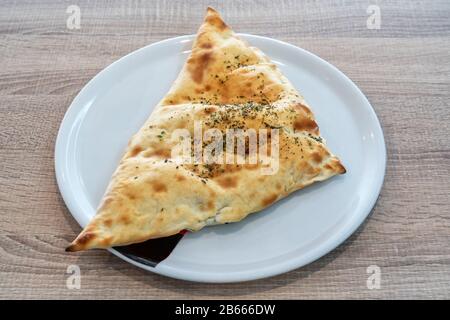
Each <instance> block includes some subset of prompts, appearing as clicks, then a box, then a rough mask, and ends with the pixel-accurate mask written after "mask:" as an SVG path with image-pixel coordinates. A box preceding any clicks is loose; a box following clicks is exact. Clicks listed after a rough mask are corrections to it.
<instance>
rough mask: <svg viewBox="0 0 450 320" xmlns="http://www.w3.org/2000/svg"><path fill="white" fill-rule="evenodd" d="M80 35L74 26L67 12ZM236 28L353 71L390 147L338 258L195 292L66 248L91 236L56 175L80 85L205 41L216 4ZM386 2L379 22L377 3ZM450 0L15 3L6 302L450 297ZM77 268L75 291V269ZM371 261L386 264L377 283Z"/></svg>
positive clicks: (0, 161)
mask: <svg viewBox="0 0 450 320" xmlns="http://www.w3.org/2000/svg"><path fill="white" fill-rule="evenodd" d="M72 4H76V5H77V6H78V7H79V8H80V12H81V20H80V29H68V28H67V25H66V21H67V19H68V17H69V16H70V13H67V12H66V9H67V7H68V6H69V5H72ZM208 4H210V5H212V6H214V7H215V8H216V9H218V10H219V11H220V12H221V13H222V14H223V16H224V18H225V19H226V21H227V22H228V23H229V24H230V25H231V26H232V27H233V28H234V29H235V30H236V31H238V32H245V33H252V34H258V35H264V36H269V37H273V38H276V39H280V40H284V41H287V42H290V43H292V44H294V45H297V46H300V47H302V48H305V49H307V50H309V51H311V52H313V53H315V54H317V55H319V56H320V57H322V58H324V59H326V60H327V61H329V62H331V63H332V64H334V65H335V66H337V67H338V68H339V69H341V70H342V71H343V72H344V73H346V74H347V75H348V76H349V77H350V78H351V79H352V80H353V81H354V82H355V83H356V84H357V85H358V86H359V87H360V88H361V89H362V91H363V92H364V93H365V94H366V95H367V97H368V99H369V100H370V101H371V103H372V105H373V107H374V108H375V111H376V113H377V114H378V117H379V119H380V121H381V124H382V127H383V130H384V134H385V139H386V144H387V152H388V162H387V171H386V178H385V183H384V187H383V190H382V192H381V195H380V198H379V200H378V202H377V205H376V206H375V208H374V209H373V211H372V215H371V217H370V218H369V219H368V220H367V221H366V223H365V224H364V225H363V226H361V227H360V228H359V230H358V231H357V232H356V233H355V234H354V235H353V236H352V237H351V238H350V239H348V240H347V241H346V242H345V243H344V244H343V245H341V246H339V247H338V248H337V249H336V250H334V251H333V252H332V253H330V254H328V255H326V256H325V257H323V258H321V259H319V260H318V261H316V262H314V263H312V264H310V265H308V266H306V267H303V268H301V269H298V270H295V271H292V272H289V273H286V274H283V275H279V276H276V277H272V278H269V279H264V280H258V281H253V282H247V283H237V284H224V285H216V284H214V285H213V284H197V283H190V282H185V281H179V280H174V279H170V278H166V277H162V276H159V275H155V274H152V273H149V272H145V271H143V270H140V269H138V268H136V267H134V266H132V265H130V264H128V263H125V262H123V261H122V260H120V259H118V258H116V257H115V256H113V255H111V254H109V253H108V252H106V251H102V250H94V251H89V252H85V253H81V254H67V253H65V252H64V250H63V249H64V247H65V246H66V244H67V243H68V241H70V240H72V239H73V237H74V236H75V235H76V234H77V233H78V232H79V231H80V227H79V226H78V224H77V223H76V222H75V220H74V219H73V218H72V216H71V215H70V213H69V212H68V210H67V208H66V206H65V204H64V202H63V200H62V198H61V195H60V193H59V191H58V187H57V185H56V181H55V174H54V158H53V152H54V145H55V139H56V134H57V130H58V128H59V125H60V123H61V120H62V118H63V116H64V113H65V112H66V110H67V108H68V106H69V105H70V103H71V101H72V100H73V98H74V97H75V96H76V95H77V93H78V92H79V91H80V89H81V88H82V87H83V86H84V85H85V84H86V83H87V82H88V81H89V80H90V79H91V78H92V77H93V76H94V75H95V74H97V73H98V72H99V71H100V70H102V69H103V68H105V67H106V66H108V65H109V64H110V63H112V62H113V61H115V60H117V59H118V58H120V57H122V56H123V55H125V54H127V53H129V52H131V51H133V50H135V49H138V48H141V47H143V46H145V45H147V44H149V43H152V42H156V41H158V40H162V39H166V38H170V37H174V36H178V35H183V34H192V33H195V31H196V29H197V27H198V25H199V23H200V22H201V19H202V16H203V14H204V11H205V8H206V6H207V5H208ZM371 4H376V5H378V7H379V8H380V17H381V20H380V28H379V29H369V28H368V27H367V19H368V18H369V16H370V15H371V13H367V9H368V6H369V5H371ZM449 17H450V2H449V1H448V0H441V1H398V0H395V1H376V0H370V1H354V0H350V1H333V0H328V1H318V2H316V1H305V2H303V1H295V0H285V1H263V0H261V1H258V0H249V1H226V2H225V1H224V2H223V3H222V2H219V1H184V0H183V1H182V0H177V1H165V0H161V1H120V0H117V1H84V0H77V1H74V2H72V1H56V0H44V1H31V0H27V1H11V0H2V3H1V5H0V65H1V68H0V298H64V299H73V298H74V299H81V298H101V299H103V298H145V299H153V298H161V299H173V298H188V299H190V298H229V299H234V298H249V299H253V298H281V299H284V298H294V299H295V298H314V299H316V298H332V299H335V298H369V299H379V298H394V299H403V298H450V203H449V202H450V201H449V197H450V105H449V101H450V20H449ZM69 265H78V266H80V269H81V288H80V289H79V290H76V289H72V290H70V289H68V288H67V286H66V280H67V278H68V276H69V275H68V274H67V273H66V272H67V268H68V266H69ZM370 265H376V266H379V267H380V271H381V283H380V288H379V289H372V290H369V289H368V287H367V279H368V277H369V276H370V274H368V273H367V268H368V266H370Z"/></svg>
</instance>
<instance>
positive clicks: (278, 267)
mask: <svg viewBox="0 0 450 320" xmlns="http://www.w3.org/2000/svg"><path fill="white" fill-rule="evenodd" d="M238 35H239V36H240V37H242V38H243V39H244V40H246V41H249V42H251V39H252V38H253V39H259V40H262V41H269V42H272V43H274V44H276V45H278V46H283V47H288V48H290V49H291V50H295V51H298V52H300V53H301V54H303V55H307V56H309V58H312V59H314V60H316V61H318V62H319V63H321V64H324V65H325V66H326V67H328V68H331V69H332V70H333V71H334V73H335V74H336V75H337V76H339V78H340V79H341V80H343V81H345V82H346V84H347V85H350V87H352V89H353V90H355V92H357V93H358V95H359V96H360V98H362V101H363V102H364V104H365V107H366V109H367V111H368V112H369V113H370V117H371V119H372V120H373V121H374V125H375V128H376V129H377V131H378V132H377V133H378V136H379V138H380V139H379V141H378V142H379V143H380V146H381V147H382V148H381V154H379V157H380V159H379V160H381V171H382V175H380V176H379V177H378V179H377V181H375V188H374V190H375V191H374V192H373V193H372V194H370V199H369V200H368V201H367V202H366V203H365V205H364V206H363V207H364V208H363V209H361V211H362V213H361V214H359V215H357V216H356V217H355V218H354V221H353V222H352V223H351V224H350V226H347V227H346V228H345V227H343V228H342V229H341V230H340V232H339V233H338V234H337V235H336V238H337V239H333V238H330V239H328V240H327V241H325V242H324V243H322V244H321V245H320V246H319V247H318V248H316V250H313V251H312V252H308V253H307V254H306V255H303V256H301V257H300V258H293V259H289V260H285V261H284V263H277V264H275V265H274V264H271V265H269V266H264V267H262V268H258V269H257V271H253V272H252V271H249V270H245V271H239V272H232V273H230V274H225V273H207V274H199V273H197V272H192V271H189V270H183V269H176V268H173V267H170V266H161V265H158V266H157V267H149V266H146V265H144V264H141V263H139V262H136V261H134V260H132V259H129V258H128V257H126V256H124V255H123V254H121V253H120V252H118V251H117V250H115V249H113V248H108V249H107V250H108V251H109V252H111V253H113V254H114V255H116V256H117V257H119V258H120V259H122V260H124V261H126V262H128V263H131V264H133V265H135V266H137V267H139V268H141V269H144V270H147V271H150V272H153V273H156V274H160V275H164V276H168V277H171V278H175V279H180V280H187V281H193V282H203V283H233V282H244V281H252V280H257V279H262V278H267V277H272V276H276V275H279V274H283V273H286V272H289V271H292V270H295V269H298V268H301V267H304V266H305V265H308V264H310V263H312V262H314V261H316V260H318V259H320V258H322V257H323V256H325V255H326V254H328V253H330V252H331V251H333V250H334V249H336V248H337V247H338V246H340V245H342V244H343V243H344V242H345V241H346V240H347V239H348V238H349V237H350V236H351V235H352V234H353V233H355V232H356V230H357V229H358V228H359V227H361V225H362V224H363V222H364V221H365V220H366V219H367V218H368V217H369V215H370V214H371V212H372V209H373V208H374V207H375V205H376V202H377V200H378V198H379V196H380V193H381V189H382V187H383V183H384V179H385V175H386V164H387V152H386V143H385V139H384V133H383V128H382V126H381V123H380V121H379V119H378V117H377V115H376V112H375V110H374V108H373V107H372V105H371V103H370V102H369V100H368V99H367V97H366V96H365V95H364V93H363V92H362V91H361V89H359V87H358V86H357V85H356V84H355V83H354V82H353V81H352V80H351V79H350V78H349V77H348V76H347V75H345V74H344V73H343V72H342V71H341V70H339V69H338V68H337V67H335V66H334V65H333V64H331V63H329V62H328V61H326V60H324V59H322V58H321V57H319V56H317V55H316V54H314V53H311V52H309V51H308V50H305V49H303V48H300V47H297V46H295V45H293V44H290V43H287V42H284V41H281V40H277V39H273V38H270V37H265V36H260V35H252V34H247V33H238ZM195 36H196V35H195V34H190V35H182V36H177V37H172V38H168V39H164V40H161V41H157V42H154V43H151V44H149V45H147V46H144V47H142V48H139V49H136V50H134V51H132V52H130V53H128V54H126V55H124V56H123V57H121V58H119V59H118V60H116V61H114V62H112V63H111V64H109V65H108V66H106V67H105V68H103V69H102V70H101V71H100V72H98V73H97V74H96V75H95V76H94V77H93V78H92V79H90V80H89V81H88V82H87V83H86V84H85V85H84V86H83V88H82V89H81V90H80V91H79V92H78V93H77V95H76V96H75V97H74V99H73V100H72V102H71V103H70V105H69V107H68V108H67V110H66V112H65V114H64V117H63V119H62V121H61V124H60V127H59V129H58V133H57V137H56V141H55V151H54V165H55V174H56V181H57V185H58V188H59V190H60V194H61V196H62V198H63V200H64V203H65V205H66V206H67V209H68V211H69V213H70V214H71V216H72V217H73V218H74V219H75V220H76V221H77V223H78V224H79V225H80V226H81V227H83V223H82V222H81V221H80V220H81V219H80V218H79V217H78V216H77V215H75V214H73V213H72V211H74V210H75V211H76V209H75V204H74V202H76V200H75V199H72V198H71V197H70V196H69V193H70V190H71V189H70V187H69V186H67V185H66V184H65V183H64V181H63V180H64V178H63V176H64V170H63V168H62V167H63V166H62V164H63V163H64V162H63V160H62V159H63V158H64V152H63V149H64V146H65V144H64V142H66V143H67V138H68V137H69V136H70V132H68V130H67V129H70V126H69V125H68V123H69V119H70V118H71V117H73V116H76V115H77V114H78V113H79V112H80V110H75V109H76V107H77V101H78V99H81V98H80V97H81V96H83V95H84V94H85V93H86V91H87V90H88V89H87V88H88V87H90V86H91V85H92V84H93V83H95V82H96V81H98V80H99V78H101V77H103V75H104V74H107V73H108V72H109V70H110V69H111V68H113V67H114V66H115V65H117V64H120V63H121V62H122V61H123V60H125V59H127V58H129V57H131V56H133V55H136V54H138V53H139V52H141V51H144V50H149V48H151V47H156V46H160V45H165V44H168V43H171V42H175V43H176V42H181V41H191V40H193V39H194V38H195ZM70 124H72V122H70ZM69 131H70V130H69ZM366 211H367V212H366Z"/></svg>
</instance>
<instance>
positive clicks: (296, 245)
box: [55, 34, 386, 282]
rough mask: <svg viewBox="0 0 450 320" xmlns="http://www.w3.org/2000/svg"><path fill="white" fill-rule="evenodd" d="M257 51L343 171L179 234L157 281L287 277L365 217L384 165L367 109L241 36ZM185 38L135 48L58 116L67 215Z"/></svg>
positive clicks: (276, 45) (261, 40)
mask: <svg viewBox="0 0 450 320" xmlns="http://www.w3.org/2000/svg"><path fill="white" fill-rule="evenodd" d="M241 36H242V37H243V38H244V39H245V40H247V41H248V42H249V43H250V44H251V45H254V46H256V47H259V48H260V49H261V50H263V51H264V52H265V53H266V54H267V55H268V56H269V57H271V59H272V60H273V62H275V63H276V64H277V65H278V66H279V67H280V69H281V71H282V72H283V73H284V74H285V75H286V76H287V78H288V79H290V81H291V82H292V83H293V84H294V86H295V87H296V88H298V90H299V91H300V92H301V93H302V94H303V96H304V97H305V99H306V101H308V103H309V104H310V105H311V107H312V110H313V112H314V114H315V116H316V118H317V122H318V124H319V126H320V129H321V133H322V136H323V137H324V138H325V139H326V140H327V143H328V146H329V147H330V148H331V150H332V151H333V152H334V153H335V154H336V155H338V156H339V157H340V158H341V159H342V162H343V163H344V165H345V167H346V168H347V173H346V174H345V175H342V176H338V177H334V178H332V179H330V180H328V181H326V182H323V183H317V184H315V185H313V186H311V187H308V188H306V189H304V190H300V191H298V192H296V193H294V194H292V195H290V196H289V197H287V198H286V199H284V200H282V201H280V202H278V203H276V204H275V205H273V206H271V207H270V208H268V209H266V210H264V211H262V212H260V213H257V214H253V215H250V216H249V217H248V218H246V219H244V220H243V221H241V222H239V223H234V224H229V225H222V226H214V227H208V228H205V229H203V230H202V231H200V232H196V233H189V234H187V235H186V236H184V238H183V239H182V240H181V242H180V243H179V244H178V246H177V247H176V248H175V250H174V251H173V252H172V254H171V255H170V256H169V258H167V259H166V260H164V261H163V262H161V263H160V264H158V265H157V266H156V267H154V268H153V267H150V266H146V265H144V264H140V263H138V262H136V261H133V260H131V259H128V258H127V257H125V256H123V255H121V254H120V253H118V252H117V251H115V250H113V249H111V250H110V251H111V252H112V253H114V254H116V255H117V256H119V257H120V258H122V259H124V260H126V261H128V262H130V263H132V264H135V265H137V266H139V267H141V268H143V269H146V270H149V271H152V272H156V273H159V274H163V275H166V276H170V277H174V278H180V279H186V280H192V281H202V282H234V281H244V280H252V279H258V278H263V277H268V276H273V275H276V274H280V273H283V272H287V271H290V270H293V269H296V268H298V267H301V266H304V265H305V264H308V263H310V262H312V261H314V260H316V259H318V258H320V257H322V256H323V255H325V254H326V253H328V252H329V251H331V250H332V249H334V248H335V247H336V246H338V245H339V244H340V243H342V242H343V241H344V240H345V239H346V238H347V237H349V236H350V235H351V234H352V233H353V232H354V231H355V230H356V229H357V228H358V226H359V225H360V224H361V223H362V222H363V221H364V219H365V218H366V217H367V216H368V214H369V213H370V211H371V209H372V207H373V205H374V204H375V201H376V200H377V197H378V194H379V192H380V189H381V186H382V183H383V179H384V172H385V166H386V151H385V145H384V138H383V132H382V130H381V127H380V124H379V122H378V119H377V116H376V115H375V113H374V111H373V109H372V107H371V105H370V103H369V102H368V101H367V99H366V97H365V96H364V95H363V94H362V93H361V91H360V90H359V89H358V88H357V86H356V85H355V84H354V83H353V82H352V81H351V80H350V79H349V78H347V77H346V76H345V75H344V74H343V73H342V72H340V71H339V70H338V69H336V68H335V67H334V66H332V65H331V64H329V63H328V62H326V61H324V60H322V59H320V58H319V57H317V56H315V55H313V54H312V53H310V52H308V51H305V50H302V49H300V48H297V47H295V46H293V45H290V44H287V43H284V42H281V41H277V40H273V39H269V38H265V37H259V36H253V35H246V34H242V35H241ZM193 38H194V36H192V35H191V36H183V37H178V38H173V39H168V40H165V41H161V42H158V43H154V44H152V45H149V46H147V47H145V48H142V49H139V50H137V51H135V52H133V53H131V54H129V55H127V56H125V57H123V58H122V59H120V60H118V61H116V62H115V63H113V64H111V65H110V66H109V67H107V68H106V69H104V70H103V71H102V72H100V73H99V74H98V75H97V76H95V77H94V78H93V79H92V80H91V81H90V82H89V83H88V84H87V85H86V86H85V87H84V88H83V90H81V92H80V93H79V94H78V96H77V97H76V98H75V99H74V101H73V102H72V105H71V106H70V108H69V110H68V111H67V113H66V115H65V117H64V120H63V122H62V124H61V128H60V130H59V134H58V138H57V141H56V151H55V166H56V176H57V180H58V185H59V188H60V190H61V193H62V195H63V198H64V201H65V202H66V204H67V206H68V208H69V210H70V212H71V213H72V215H73V216H74V218H75V219H76V220H77V221H78V223H79V224H80V225H81V226H85V225H86V224H87V223H88V221H89V220H90V219H91V217H92V216H93V215H94V213H95V208H96V207H97V205H98V203H99V202H100V198H101V196H102V194H103V192H104V190H105V188H106V186H107V183H108V181H109V178H110V176H111V174H112V172H113V171H114V169H115V167H116V165H117V163H118V161H119V158H120V157H121V155H122V152H123V151H124V148H125V146H126V145H127V142H128V140H129V138H130V137H131V136H132V134H134V133H135V132H136V131H137V130H138V129H139V128H140V126H141V125H142V124H143V123H144V121H145V120H146V119H147V117H148V116H149V115H150V113H151V112H152V109H153V107H154V106H155V105H156V104H157V103H158V102H159V100H160V99H161V98H162V97H163V96H164V95H165V93H166V92H167V91H168V89H169V87H170V86H171V84H172V82H173V80H174V79H175V78H176V76H177V74H178V72H179V70H180V69H181V66H182V65H183V63H184V61H185V60H186V58H187V56H188V54H189V52H190V48H191V45H192V40H193Z"/></svg>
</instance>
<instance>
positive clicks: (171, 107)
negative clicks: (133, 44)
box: [67, 8, 345, 251]
mask: <svg viewBox="0 0 450 320" xmlns="http://www.w3.org/2000/svg"><path fill="white" fill-rule="evenodd" d="M199 120H201V121H202V123H203V130H206V129H208V128H212V127H214V128H218V129H220V130H225V129H229V128H241V129H242V128H243V129H250V128H252V129H255V130H259V129H264V128H266V129H274V128H276V129H278V131H279V166H278V170H277V171H276V172H275V173H274V174H261V170H259V169H258V168H259V167H260V166H262V165H260V164H256V165H250V164H245V165H242V164H241V165H238V164H213V165H211V164H179V163H177V162H175V161H173V159H171V150H172V148H173V147H174V145H175V144H176V143H177V141H175V139H174V138H173V137H172V133H173V132H174V131H175V130H176V129H182V128H185V129H188V130H189V131H190V132H191V133H193V130H194V121H199ZM267 143H269V142H267ZM269 149H270V148H269ZM344 172H345V169H344V167H343V166H342V164H341V163H340V161H339V159H338V158H337V157H336V156H334V155H333V154H332V153H331V152H330V151H329V150H328V149H327V147H326V145H325V142H324V140H323V138H321V137H320V135H319V128H318V126H317V124H316V122H315V120H314V115H313V114H312V112H311V110H310V108H309V107H308V105H307V103H306V102H305V100H304V99H303V97H302V96H301V95H300V94H299V93H298V92H297V91H296V89H295V88H294V87H293V86H292V85H291V84H290V82H289V81H288V80H287V79H286V78H285V77H284V76H283V75H282V74H281V72H280V71H279V70H278V68H277V67H276V65H275V64H273V63H271V62H270V60H269V59H268V58H267V57H266V56H265V55H264V54H263V53H262V52H261V51H259V50H258V49H256V48H253V47H250V46H249V45H248V44H247V43H246V42H245V41H243V40H241V39H240V38H239V37H238V36H236V34H235V33H234V32H233V31H232V30H231V29H230V28H229V27H228V26H227V25H226V24H225V23H224V21H223V20H222V18H221V17H220V15H219V14H218V13H217V12H216V11H215V10H214V9H211V8H208V10H207V14H206V17H205V20H204V22H203V24H202V25H201V27H200V29H199V31H198V34H197V37H196V40H195V42H194V44H193V48H192V53H191V55H190V57H189V58H188V60H187V62H186V64H185V65H184V66H183V68H182V70H181V73H180V74H179V76H178V78H177V80H176V81H175V83H174V84H173V86H172V88H171V89H170V91H169V92H168V93H167V95H166V96H165V97H164V98H163V99H162V101H161V102H160V103H159V104H158V106H157V107H156V108H155V110H154V111H153V113H152V114H151V116H150V118H149V119H148V120H147V121H146V122H145V124H144V125H143V126H142V128H141V129H140V130H139V131H138V132H137V133H136V134H135V135H134V136H133V137H132V139H131V140H130V142H129V145H128V147H127V149H126V152H125V154H124V156H123V158H122V159H121V161H120V163H119V165H118V168H117V169H116V171H115V173H114V175H113V176H112V179H111V182H110V184H109V186H108V188H107V190H106V193H105V195H104V197H103V200H102V201H101V204H100V206H99V208H98V211H97V214H96V215H95V217H94V218H93V219H92V221H91V222H90V223H89V224H88V225H87V227H86V228H85V229H84V230H83V231H82V232H81V233H80V235H79V236H78V237H77V238H76V239H75V240H74V241H73V242H72V244H70V246H69V247H68V248H67V251H79V250H85V249H90V248H107V247H111V246H120V245H126V244H131V243H137V242H142V241H145V240H148V239H152V238H159V237H165V236H170V235H173V234H176V233H178V232H180V231H181V230H185V229H187V230H193V231H196V230H199V229H201V228H203V227H205V226H207V225H210V224H222V223H228V222H235V221H239V220H241V219H243V218H245V217H246V216H247V215H249V214H250V213H252V212H257V211H260V210H261V209H263V208H265V207H267V206H270V205H271V204H273V203H274V202H276V201H277V200H280V199H281V198H283V197H286V196H287V195H289V194H290V193H292V192H294V191H295V190H298V189H301V188H304V187H305V186H308V185H310V184H312V183H314V182H316V181H322V180H325V179H328V178H330V177H332V176H334V175H336V174H340V173H344Z"/></svg>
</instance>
